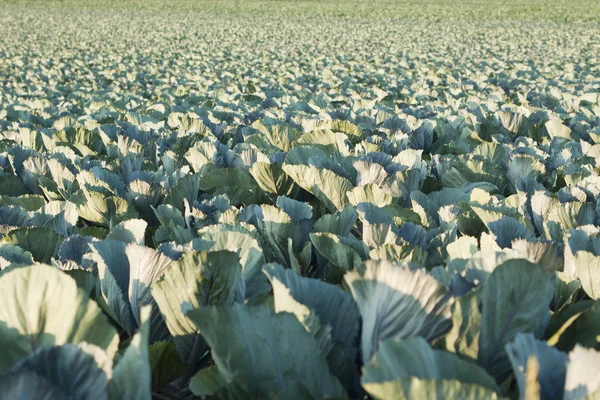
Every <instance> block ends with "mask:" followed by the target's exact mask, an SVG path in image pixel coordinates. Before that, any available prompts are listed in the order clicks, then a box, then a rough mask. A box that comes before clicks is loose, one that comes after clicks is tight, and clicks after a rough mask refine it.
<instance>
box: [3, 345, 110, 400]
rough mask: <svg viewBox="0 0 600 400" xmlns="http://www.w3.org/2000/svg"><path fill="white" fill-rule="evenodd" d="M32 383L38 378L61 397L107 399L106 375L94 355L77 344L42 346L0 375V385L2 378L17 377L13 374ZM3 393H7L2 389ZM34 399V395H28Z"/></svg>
mask: <svg viewBox="0 0 600 400" xmlns="http://www.w3.org/2000/svg"><path fill="white" fill-rule="evenodd" d="M30 374H34V376H35V379H32V380H31V381H30V384H31V385H34V384H35V383H34V382H36V381H38V380H42V381H45V382H47V383H48V384H50V385H51V388H52V389H49V391H50V393H54V392H57V393H60V395H61V397H62V398H72V399H81V400H88V399H89V400H96V399H98V400H102V399H107V396H106V384H107V376H106V373H105V372H104V371H102V370H101V369H100V368H99V367H98V365H97V364H96V361H95V360H94V358H93V357H92V356H91V355H89V354H87V353H86V352H84V351H83V350H82V349H81V348H80V347H78V346H75V345H72V344H65V345H62V346H51V347H42V348H39V349H37V350H36V351H35V352H33V353H31V354H30V355H29V356H28V357H27V358H25V359H23V360H22V361H20V362H19V363H17V364H15V365H14V366H13V368H12V369H11V371H10V372H9V373H8V374H6V375H0V388H2V387H3V386H4V385H3V382H2V381H4V380H6V379H19V378H16V377H15V375H17V376H25V377H28V378H29V377H30ZM2 395H3V396H6V395H7V392H6V391H4V390H3V391H2ZM13 396H14V397H11V398H15V399H17V398H27V397H23V396H25V393H21V394H20V395H16V394H13ZM30 398H35V399H37V398H38V397H37V396H35V397H30Z"/></svg>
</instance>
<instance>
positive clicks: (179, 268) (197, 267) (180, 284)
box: [152, 251, 242, 364]
mask: <svg viewBox="0 0 600 400" xmlns="http://www.w3.org/2000/svg"><path fill="white" fill-rule="evenodd" d="M241 274H242V268H241V266H240V262H239V257H238V255H237V254H236V253H232V252H229V251H214V252H188V253H185V254H184V255H183V256H181V258H180V259H179V260H177V261H175V262H173V263H172V264H171V265H170V267H169V268H168V269H167V270H166V271H165V272H164V274H163V275H162V277H161V278H160V279H159V280H158V281H156V282H155V283H153V284H152V295H153V296H154V300H155V301H156V303H157V304H158V307H159V309H160V312H161V314H162V315H163V317H164V319H165V322H166V324H167V327H168V329H169V332H170V333H171V335H173V340H174V342H175V344H176V345H177V350H178V351H179V354H180V356H181V357H182V360H183V361H185V362H188V364H189V363H195V362H196V361H198V360H197V357H198V354H202V353H203V351H198V354H194V351H193V349H194V344H195V343H196V341H201V339H200V336H199V333H198V328H197V327H196V326H195V325H194V324H192V322H191V321H190V319H189V318H188V317H186V316H185V314H184V312H183V311H182V307H183V305H186V307H188V308H194V309H196V308H203V307H207V306H211V305H215V306H230V305H231V304H233V301H234V295H235V291H236V287H237V285H238V280H239V279H240V278H241ZM196 346H198V344H197V345H196ZM200 347H201V348H204V349H205V347H206V346H205V345H200ZM190 357H192V358H193V359H191V360H190Z"/></svg>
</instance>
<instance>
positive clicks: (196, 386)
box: [190, 365, 228, 397]
mask: <svg viewBox="0 0 600 400" xmlns="http://www.w3.org/2000/svg"><path fill="white" fill-rule="evenodd" d="M227 385H228V383H227V381H226V380H225V378H223V375H221V372H220V371H219V368H218V367H217V366H216V365H211V366H210V367H207V368H204V369H201V370H200V371H198V373H197V374H196V375H194V376H193V377H192V380H191V381H190V390H191V391H192V393H194V394H195V395H196V396H201V397H204V396H212V395H214V394H216V393H217V392H219V391H221V390H224V389H226V387H227Z"/></svg>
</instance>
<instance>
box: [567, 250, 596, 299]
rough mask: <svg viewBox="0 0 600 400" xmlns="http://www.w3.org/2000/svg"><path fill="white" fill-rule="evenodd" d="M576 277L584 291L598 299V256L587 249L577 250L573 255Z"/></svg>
mask: <svg viewBox="0 0 600 400" xmlns="http://www.w3.org/2000/svg"><path fill="white" fill-rule="evenodd" d="M573 258H574V261H575V266H576V268H577V278H579V280H580V281H581V287H582V288H583V290H585V293H586V294H587V295H588V296H590V298H592V299H594V300H599V299H600V256H595V255H593V254H592V253H590V252H588V251H578V252H577V253H575V255H574V256H573Z"/></svg>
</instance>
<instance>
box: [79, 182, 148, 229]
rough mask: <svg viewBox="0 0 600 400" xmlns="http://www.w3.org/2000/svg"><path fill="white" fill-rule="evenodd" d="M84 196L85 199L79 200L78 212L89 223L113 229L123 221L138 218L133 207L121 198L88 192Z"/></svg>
mask: <svg viewBox="0 0 600 400" xmlns="http://www.w3.org/2000/svg"><path fill="white" fill-rule="evenodd" d="M84 195H85V198H83V199H77V211H78V212H79V216H80V217H81V218H83V219H85V220H87V221H90V222H94V223H97V224H100V225H102V226H104V227H107V228H111V227H113V226H115V225H117V224H118V223H119V222H121V221H125V220H128V219H131V218H136V217H137V211H136V210H135V208H134V207H133V205H132V204H130V203H129V202H128V201H127V200H125V199H123V198H121V197H117V196H106V195H104V194H103V193H99V192H92V191H87V190H85V191H84Z"/></svg>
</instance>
